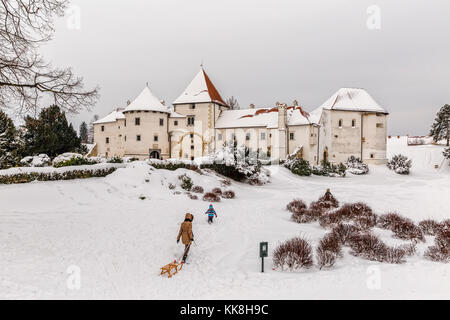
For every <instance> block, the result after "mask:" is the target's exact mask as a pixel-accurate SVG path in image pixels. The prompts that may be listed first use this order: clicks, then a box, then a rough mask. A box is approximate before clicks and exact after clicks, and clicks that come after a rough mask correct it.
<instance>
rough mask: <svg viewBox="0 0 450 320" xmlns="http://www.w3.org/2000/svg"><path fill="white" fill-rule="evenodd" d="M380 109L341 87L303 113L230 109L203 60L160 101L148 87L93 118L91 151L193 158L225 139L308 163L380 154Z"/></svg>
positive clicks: (282, 108) (376, 158)
mask: <svg viewBox="0 0 450 320" xmlns="http://www.w3.org/2000/svg"><path fill="white" fill-rule="evenodd" d="M387 115H388V113H387V111H386V110H385V109H384V108H383V107H381V106H380V105H378V104H377V103H376V102H375V100H374V99H373V98H372V97H371V96H370V95H369V94H368V93H367V92H366V91H365V90H364V89H355V88H342V89H340V90H338V91H337V92H336V93H335V94H333V95H332V96H331V97H330V98H329V99H328V100H327V101H326V102H325V103H324V104H323V105H321V106H320V107H318V108H317V109H315V110H314V111H312V112H310V113H308V112H306V111H305V110H304V109H303V108H302V107H301V106H299V105H298V103H297V102H295V101H294V103H293V104H292V105H286V104H282V103H278V102H277V103H276V105H275V106H273V107H269V108H255V106H254V105H251V106H250V109H241V110H230V108H229V106H228V105H227V103H226V102H225V101H224V99H223V98H222V97H221V95H220V93H219V91H218V90H217V89H216V87H215V86H214V84H213V83H212V81H211V80H210V78H209V77H208V75H207V74H206V72H205V70H204V69H203V67H202V68H201V69H200V71H199V72H198V74H197V75H196V76H195V77H194V79H193V80H192V81H191V83H190V84H189V85H188V86H187V88H186V89H185V90H184V91H183V93H182V94H181V95H180V96H179V97H178V98H177V99H176V100H175V101H174V102H173V107H170V106H167V105H166V104H165V102H164V101H161V100H160V99H158V98H157V97H155V95H154V94H153V93H152V92H151V91H150V89H149V88H148V86H147V87H145V88H144V90H143V91H142V92H141V93H140V94H139V96H138V97H137V98H136V99H135V100H134V101H132V102H129V103H128V105H127V106H126V107H125V108H124V109H117V110H114V111H113V112H111V113H110V114H108V115H107V116H106V117H104V118H102V119H100V120H98V121H96V122H94V143H95V147H94V150H93V154H96V155H99V156H105V157H113V156H119V157H125V156H126V157H135V158H139V159H147V158H156V159H168V158H176V159H186V160H194V159H196V158H199V157H203V156H206V155H208V154H210V153H213V152H215V151H216V150H219V149H220V148H222V146H223V145H224V144H225V143H226V142H229V141H234V143H235V144H236V145H238V146H246V147H247V148H248V149H249V150H250V151H255V152H256V151H258V153H259V154H264V155H266V156H267V157H269V158H271V159H272V160H283V159H286V157H287V156H288V155H291V154H295V155H296V156H298V157H301V158H303V159H305V160H308V161H309V162H310V163H312V164H318V163H320V162H321V161H322V160H324V159H325V160H328V161H330V162H334V163H340V162H345V161H347V159H348V158H349V157H350V156H355V157H358V158H360V159H362V160H363V161H364V162H366V163H385V162H386V138H387V137H386V132H387V131H386V124H387V123H386V121H387Z"/></svg>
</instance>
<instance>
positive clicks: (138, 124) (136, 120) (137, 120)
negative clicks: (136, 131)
mask: <svg viewBox="0 0 450 320" xmlns="http://www.w3.org/2000/svg"><path fill="white" fill-rule="evenodd" d="M134 124H135V125H137V126H140V125H141V118H134Z"/></svg>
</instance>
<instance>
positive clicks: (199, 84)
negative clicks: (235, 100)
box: [173, 68, 227, 106]
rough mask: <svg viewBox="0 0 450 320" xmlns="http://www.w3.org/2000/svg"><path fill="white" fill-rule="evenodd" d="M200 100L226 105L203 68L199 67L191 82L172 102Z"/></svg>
mask: <svg viewBox="0 0 450 320" xmlns="http://www.w3.org/2000/svg"><path fill="white" fill-rule="evenodd" d="M202 102H215V103H217V104H220V105H223V106H226V105H227V104H226V103H225V101H224V100H223V99H222V97H221V96H220V93H219V91H217V89H216V87H215V86H214V84H213V83H212V82H211V80H210V79H209V77H208V75H207V74H206V72H205V70H203V68H201V69H200V71H199V72H198V73H197V75H196V76H195V77H194V79H193V80H192V81H191V83H190V84H189V85H188V86H187V88H186V89H185V90H184V92H183V93H182V94H181V95H180V96H179V97H178V98H177V99H176V100H175V101H174V102H173V104H183V103H202Z"/></svg>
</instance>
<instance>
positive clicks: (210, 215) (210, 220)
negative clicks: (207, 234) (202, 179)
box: [205, 204, 217, 224]
mask: <svg viewBox="0 0 450 320" xmlns="http://www.w3.org/2000/svg"><path fill="white" fill-rule="evenodd" d="M205 214H207V215H208V223H209V224H211V223H213V219H214V216H216V218H217V213H216V211H215V210H214V208H213V205H212V204H210V205H209V209H208V210H206V212H205Z"/></svg>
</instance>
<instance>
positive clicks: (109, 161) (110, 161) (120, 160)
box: [108, 156, 123, 163]
mask: <svg viewBox="0 0 450 320" xmlns="http://www.w3.org/2000/svg"><path fill="white" fill-rule="evenodd" d="M108 163H123V159H122V158H121V157H117V156H114V157H112V158H111V159H109V160H108Z"/></svg>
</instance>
